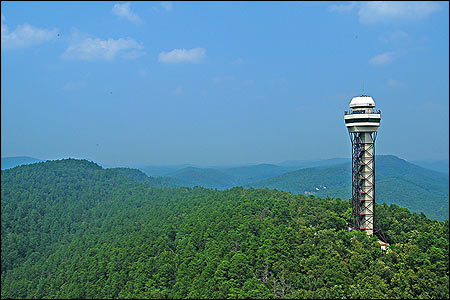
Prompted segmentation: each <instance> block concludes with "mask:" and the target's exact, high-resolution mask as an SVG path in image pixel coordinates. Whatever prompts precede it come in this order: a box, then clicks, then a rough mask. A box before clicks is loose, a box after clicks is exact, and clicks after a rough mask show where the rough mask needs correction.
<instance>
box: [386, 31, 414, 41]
mask: <svg viewBox="0 0 450 300" xmlns="http://www.w3.org/2000/svg"><path fill="white" fill-rule="evenodd" d="M380 41H382V42H383V43H394V44H399V43H402V44H405V43H408V42H410V41H411V37H410V36H409V35H408V34H407V33H406V32H404V31H403V30H395V31H392V32H388V33H385V34H383V35H382V36H381V37H380Z"/></svg>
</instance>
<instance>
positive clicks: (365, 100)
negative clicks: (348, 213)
mask: <svg viewBox="0 0 450 300" xmlns="http://www.w3.org/2000/svg"><path fill="white" fill-rule="evenodd" d="M344 120H345V126H346V127H347V129H348V133H349V135H350V140H351V142H352V214H353V224H352V226H353V229H356V230H364V231H365V232H366V233H367V234H368V235H372V234H374V233H376V232H374V230H376V228H375V139H376V137H377V132H378V128H379V127H380V121H381V111H380V110H376V109H375V102H374V101H373V99H372V97H370V96H366V95H361V96H358V97H353V98H352V101H351V102H350V110H349V111H346V112H345V114H344Z"/></svg>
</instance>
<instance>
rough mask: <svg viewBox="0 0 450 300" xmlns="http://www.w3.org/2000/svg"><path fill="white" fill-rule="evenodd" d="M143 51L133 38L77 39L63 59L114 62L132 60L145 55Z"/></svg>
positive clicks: (142, 47) (141, 46)
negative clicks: (119, 58)
mask: <svg viewBox="0 0 450 300" xmlns="http://www.w3.org/2000/svg"><path fill="white" fill-rule="evenodd" d="M143 49H144V46H143V45H142V44H141V43H138V42H136V41H135V40H134V39H132V38H126V39H123V38H119V39H117V40H115V39H111V38H110V39H107V40H102V39H99V38H92V37H87V38H83V39H77V38H75V39H74V40H73V41H72V43H71V45H69V47H68V48H67V49H66V51H65V52H64V53H63V55H62V57H63V58H65V59H74V60H113V59H114V58H116V57H122V58H129V59H130V58H137V57H140V56H142V55H144V54H145V52H144V51H143Z"/></svg>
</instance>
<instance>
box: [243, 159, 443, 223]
mask: <svg viewBox="0 0 450 300" xmlns="http://www.w3.org/2000/svg"><path fill="white" fill-rule="evenodd" d="M375 165H376V173H375V178H376V181H375V183H376V190H375V192H376V201H377V202H378V203H387V204H397V205H400V206H403V207H407V208H409V209H410V210H412V211H413V212H418V213H419V212H424V213H425V214H426V215H427V216H428V217H430V218H437V219H438V220H445V219H448V215H449V177H448V175H447V174H444V173H440V172H436V171H433V170H429V169H425V168H422V167H419V166H416V165H414V164H411V163H409V162H407V161H405V160H403V159H400V158H398V157H396V156H393V155H379V156H377V157H376V161H375ZM244 186H246V187H256V188H271V189H279V190H282V191H287V192H291V193H294V194H304V195H310V194H312V195H315V196H319V197H326V196H330V197H335V198H336V197H339V198H342V199H349V198H350V197H351V166H350V164H340V165H335V166H329V167H324V168H307V169H301V170H297V171H293V172H288V173H285V174H282V175H280V176H276V177H272V178H269V179H265V180H261V181H258V182H254V183H249V184H247V185H244Z"/></svg>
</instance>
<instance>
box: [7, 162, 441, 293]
mask: <svg viewBox="0 0 450 300" xmlns="http://www.w3.org/2000/svg"><path fill="white" fill-rule="evenodd" d="M167 180H168V179H164V180H163V179H152V178H149V177H145V176H142V174H141V173H140V172H136V171H133V170H129V169H103V168H102V167H100V166H98V165H97V164H95V163H93V162H89V161H86V160H75V159H64V160H58V161H47V162H40V163H36V164H31V165H24V166H19V167H15V168H12V169H8V170H2V171H1V240H2V243H1V251H2V254H1V260H2V265H1V268H2V275H1V297H2V298H63V299H66V298H150V299H161V298H163V299H164V298H222V299H223V298H231V299H244V298H261V299H269V298H308V299H310V298H311V299H313V298H314V299H320V298H382V299H388V298H407V299H412V298H414V299H424V298H427V299H442V298H445V299H448V298H449V259H448V255H449V223H448V219H447V220H445V221H437V220H431V219H428V218H427V217H426V216H425V215H424V214H423V213H421V214H417V213H411V212H410V211H409V210H408V209H406V208H402V207H399V206H397V205H394V204H391V205H387V204H385V203H383V204H382V205H378V204H377V205H376V213H377V218H378V223H379V225H380V226H381V228H382V230H383V232H384V234H385V235H386V238H387V241H388V242H389V244H390V246H389V247H388V249H387V250H383V249H381V248H380V244H379V243H378V239H377V237H375V236H367V235H366V234H365V233H363V232H358V231H352V232H347V230H346V227H347V222H348V221H350V218H351V206H350V201H349V200H348V199H343V200H341V199H339V198H337V199H333V198H330V197H326V198H325V199H321V198H317V197H315V196H313V195H310V196H304V195H294V194H291V193H288V192H282V191H278V190H270V189H261V188H258V189H256V188H242V187H234V188H232V189H228V190H215V189H207V188H203V187H170V186H172V182H170V180H169V181H167ZM430 200H432V199H430Z"/></svg>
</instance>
